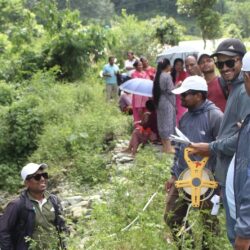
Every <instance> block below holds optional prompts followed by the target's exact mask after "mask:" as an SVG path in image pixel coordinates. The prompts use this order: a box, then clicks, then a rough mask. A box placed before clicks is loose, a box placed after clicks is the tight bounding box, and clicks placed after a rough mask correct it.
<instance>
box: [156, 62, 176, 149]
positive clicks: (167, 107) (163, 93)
mask: <svg viewBox="0 0 250 250" xmlns="http://www.w3.org/2000/svg"><path fill="white" fill-rule="evenodd" d="M170 71H171V65H170V61H169V60H168V59H166V58H165V59H163V61H162V62H159V63H158V66H157V72H156V76H155V80H154V86H153V98H154V101H155V104H156V107H157V108H156V111H157V125H158V131H159V135H160V138H161V141H162V144H163V152H165V153H174V148H173V147H172V146H171V141H170V139H169V137H170V135H171V134H173V133H174V128H175V124H176V121H175V119H176V104H175V96H174V95H173V94H172V92H171V91H172V90H173V89H174V83H173V81H172V77H171V75H170Z"/></svg>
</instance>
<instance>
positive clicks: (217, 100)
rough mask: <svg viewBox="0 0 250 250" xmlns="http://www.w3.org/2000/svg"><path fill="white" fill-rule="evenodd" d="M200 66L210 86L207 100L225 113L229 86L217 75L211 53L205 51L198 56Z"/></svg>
mask: <svg viewBox="0 0 250 250" xmlns="http://www.w3.org/2000/svg"><path fill="white" fill-rule="evenodd" d="M197 62H198V65H199V67H200V70H201V72H202V74H203V77H204V78H205V80H206V82H207V86H208V95H207V98H208V99H209V100H210V101H212V102H213V103H214V104H215V105H216V106H217V107H219V108H220V109H221V111H222V112H224V110H225V107H226V103H227V98H228V94H229V90H228V86H227V84H226V83H225V81H223V79H222V78H221V77H218V76H217V75H216V73H215V64H214V60H213V58H211V57H210V53H209V52H207V51H203V52H201V53H199V55H198V60H197Z"/></svg>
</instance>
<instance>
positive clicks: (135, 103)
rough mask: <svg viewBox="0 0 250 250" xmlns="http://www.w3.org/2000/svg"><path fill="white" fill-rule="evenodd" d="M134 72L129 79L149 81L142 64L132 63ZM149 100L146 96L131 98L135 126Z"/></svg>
mask: <svg viewBox="0 0 250 250" xmlns="http://www.w3.org/2000/svg"><path fill="white" fill-rule="evenodd" d="M134 67H135V71H134V72H133V73H132V75H131V78H144V79H150V78H149V76H148V74H147V73H146V72H145V71H144V70H143V67H142V62H141V61H136V62H135V63H134ZM148 99H149V98H148V97H146V96H140V95H133V96H132V108H133V117H134V124H135V126H137V124H138V123H139V122H140V121H141V119H142V115H143V112H144V111H145V105H146V101H147V100H148Z"/></svg>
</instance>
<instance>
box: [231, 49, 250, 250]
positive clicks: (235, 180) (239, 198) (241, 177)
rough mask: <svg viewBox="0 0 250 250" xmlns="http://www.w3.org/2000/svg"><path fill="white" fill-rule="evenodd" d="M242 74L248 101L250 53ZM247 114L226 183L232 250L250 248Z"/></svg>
mask: <svg viewBox="0 0 250 250" xmlns="http://www.w3.org/2000/svg"><path fill="white" fill-rule="evenodd" d="M242 62H243V65H242V71H243V74H244V82H245V89H246V92H247V94H248V96H249V100H250V52H247V53H246V54H245V56H244V57H243V60H242ZM249 131H250V113H249V114H248V115H247V116H246V118H245V119H244V122H243V123H242V125H241V129H240V131H239V136H237V137H238V138H237V146H236V154H235V156H234V158H233V159H232V161H231V163H230V165H229V168H228V172H227V179H226V194H227V195H226V198H227V203H228V207H229V214H230V217H231V218H232V220H233V221H234V232H235V242H234V249H235V250H248V249H249V248H250V196H249V190H250V146H249V145H250V133H249Z"/></svg>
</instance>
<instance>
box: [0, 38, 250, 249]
mask: <svg viewBox="0 0 250 250" xmlns="http://www.w3.org/2000/svg"><path fill="white" fill-rule="evenodd" d="M145 61H146V62H147V60H146V58H144V57H142V58H141V59H140V60H139V61H138V60H135V62H134V63H133V64H132V63H130V64H129V63H126V64H125V65H126V67H127V68H126V69H127V70H128V73H129V74H130V75H128V77H142V78H144V77H145V78H147V79H153V80H154V84H153V90H152V91H153V97H152V98H146V97H144V96H137V95H133V96H132V101H131V103H132V112H133V115H134V120H135V123H134V126H135V129H134V131H133V134H132V138H131V141H130V144H129V148H128V150H129V151H130V152H132V153H133V154H135V153H136V151H137V148H138V146H139V144H140V143H146V142H147V141H148V140H150V141H155V140H157V138H158V136H160V138H161V140H162V144H163V148H164V150H165V152H170V153H174V154H175V157H174V161H173V165H172V168H171V177H170V178H169V179H168V180H167V181H166V184H165V188H166V192H167V199H166V210H165V214H164V219H165V222H166V223H167V224H168V226H169V227H170V228H171V229H172V232H173V237H174V238H177V236H176V234H175V232H176V230H178V228H179V227H180V225H181V224H182V222H183V218H184V217H185V215H186V212H187V209H188V204H187V201H186V200H184V199H183V197H181V196H180V195H179V191H178V189H177V188H176V187H175V185H174V184H175V181H176V180H178V178H179V177H180V175H181V174H182V172H183V171H184V170H185V169H187V168H188V165H187V163H186V161H185V159H184V150H185V148H186V147H187V146H186V144H183V143H180V142H176V143H175V145H174V147H173V145H171V142H170V138H169V137H170V134H173V133H174V128H175V126H176V124H177V125H178V127H179V130H180V131H181V132H182V133H183V134H184V135H185V136H186V137H188V139H189V140H190V141H191V143H190V145H189V147H190V148H192V150H191V151H190V157H191V158H192V159H193V160H196V161H199V160H201V159H202V157H204V156H209V161H208V163H207V165H206V168H208V169H210V171H211V172H212V173H213V174H214V176H215V179H216V181H218V183H219V188H218V190H216V192H217V194H219V195H220V196H221V198H222V202H223V206H224V208H225V213H226V226H227V234H228V238H229V241H230V242H231V244H232V247H233V248H234V249H236V250H248V249H250V196H249V193H248V192H249V190H250V146H249V145H250V52H247V51H246V47H245V45H244V44H243V43H242V42H241V41H240V40H238V39H231V38H230V39H226V40H224V41H222V42H221V43H220V44H219V46H218V47H217V49H216V51H215V53H213V54H210V53H207V52H202V53H200V54H199V55H198V57H197V58H196V57H195V56H189V57H187V58H186V59H185V61H183V60H182V59H176V60H175V62H174V65H173V67H171V65H170V61H169V60H168V59H163V60H162V61H161V62H159V63H158V66H157V70H153V68H152V67H149V66H148V68H149V72H151V73H147V71H146V70H143V67H144V66H143V65H145ZM143 62H144V64H143ZM146 64H148V63H146ZM184 65H185V67H186V71H185V70H184ZM215 66H216V67H217V69H218V71H219V72H220V77H218V76H216V73H215ZM112 72H113V73H112ZM115 72H118V67H115V66H114V57H110V58H109V65H106V66H105V67H104V70H103V75H104V76H106V77H107V79H108V78H110V79H108V80H107V81H108V82H109V84H108V83H107V85H111V86H107V97H110V96H112V95H113V94H114V91H115V88H116V83H117V82H115V80H114V79H115V78H116V77H115V76H116V73H115ZM113 85H114V86H113ZM115 95H117V92H115ZM176 97H177V98H176ZM139 104H140V105H139ZM178 105H180V106H181V108H182V109H180V108H178ZM176 110H177V115H176ZM180 110H181V112H183V114H181V115H180V114H179V112H180ZM178 115H179V117H178ZM46 169H47V165H46V164H44V163H43V164H36V163H29V164H27V165H26V166H24V167H23V169H22V171H21V177H22V179H23V181H24V184H25V186H26V190H25V191H23V192H22V193H21V195H20V197H19V198H17V199H15V200H13V201H12V202H10V203H9V204H8V206H7V207H6V209H5V211H4V214H3V215H0V249H2V250H9V249H20V250H25V249H28V248H29V246H30V245H31V243H32V241H35V242H36V243H37V244H38V246H37V248H36V249H49V244H50V242H51V240H52V241H53V242H54V244H55V246H56V247H55V248H61V249H65V248H66V246H65V241H64V238H63V235H64V234H67V233H68V229H67V227H66V225H65V221H64V219H63V217H62V208H61V205H60V202H59V200H58V198H57V196H55V195H52V194H50V193H48V192H47V191H46V189H47V181H48V178H49V176H48V173H47V172H46ZM202 207H203V208H207V209H208V208H211V202H210V201H206V204H203V205H202ZM208 217H209V216H207V215H206V216H203V221H204V227H205V228H207V229H208V230H211V231H212V233H216V228H217V226H218V221H217V218H216V217H213V216H212V215H211V216H210V218H208ZM202 249H209V246H208V245H207V244H206V241H205V240H204V241H203V245H202Z"/></svg>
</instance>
